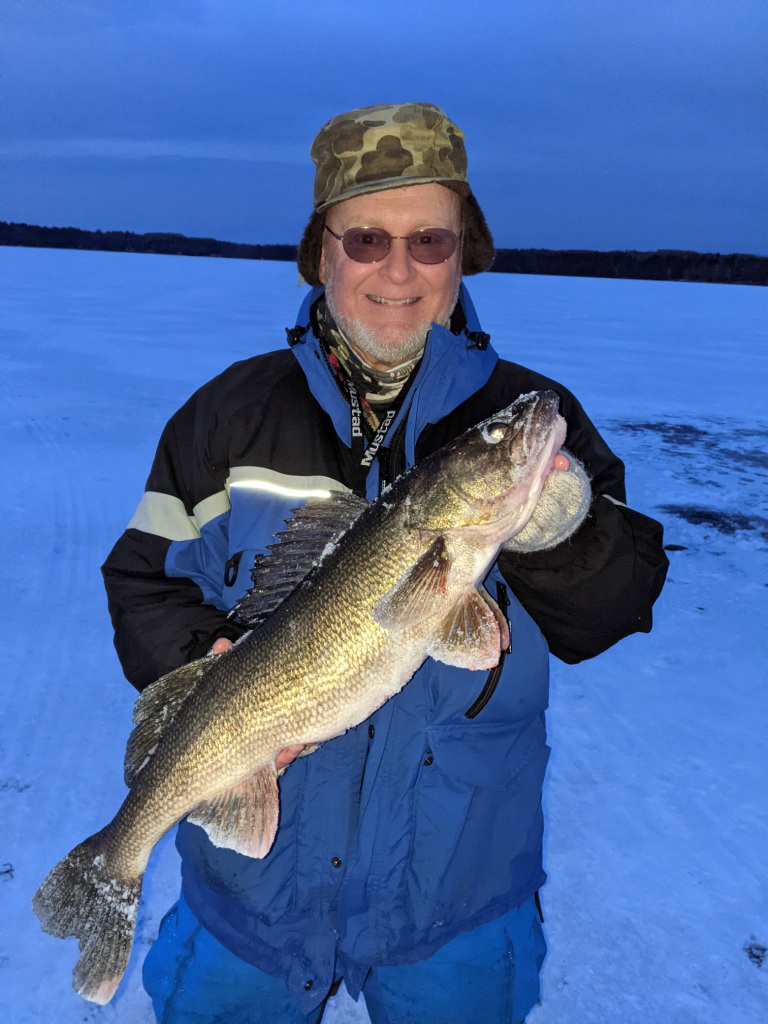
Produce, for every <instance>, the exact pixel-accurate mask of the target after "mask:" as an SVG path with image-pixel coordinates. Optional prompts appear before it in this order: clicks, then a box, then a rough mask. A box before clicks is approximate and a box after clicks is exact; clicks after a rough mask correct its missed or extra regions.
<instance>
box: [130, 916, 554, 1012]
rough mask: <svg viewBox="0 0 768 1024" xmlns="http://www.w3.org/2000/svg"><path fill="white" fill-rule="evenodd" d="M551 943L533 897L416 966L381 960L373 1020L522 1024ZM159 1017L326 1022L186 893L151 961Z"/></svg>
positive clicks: (149, 975)
mask: <svg viewBox="0 0 768 1024" xmlns="http://www.w3.org/2000/svg"><path fill="white" fill-rule="evenodd" d="M545 953H546V945H545V942H544V936H543V933H542V929H541V925H540V924H539V918H538V914H537V912H536V908H535V906H534V902H533V900H529V901H528V902H527V903H524V904H523V905H522V906H521V907H518V908H517V909H515V910H512V911H510V912H509V913H508V914H505V915H504V916H503V917H500V918H497V919H496V920H495V921H491V922H490V923H489V924H485V925H482V926H481V927H479V928H475V929H474V930H473V931H470V932H466V933H464V934H463V935H459V936H457V938H455V939H452V940H451V941H450V942H447V943H446V944H445V945H444V946H443V947H442V948H441V949H439V950H438V951H437V952H436V953H435V954H434V955H433V956H431V957H429V959H427V960H421V961H419V962H418V963H415V964H403V965H401V966H398V967H378V968H375V969H374V970H372V971H371V972H370V974H369V975H368V978H367V979H366V982H365V985H364V987H363V997H364V998H365V1002H366V1006H367V1009H368V1013H369V1015H370V1018H371V1021H372V1024H521V1022H522V1021H523V1019H524V1017H525V1015H526V1013H527V1012H528V1011H529V1010H530V1009H531V1007H532V1006H534V1005H535V1003H536V1002H537V1000H538V998H539V971H540V969H541V965H542V962H543V960H544V955H545ZM144 987H145V988H146V990H147V992H148V993H149V995H150V996H151V998H152V1004H153V1006H154V1010H155V1015H156V1017H157V1021H158V1024H318V1022H319V1021H320V1019H321V1017H322V1013H323V1008H322V1007H319V1008H318V1009H317V1011H316V1012H315V1013H314V1014H312V1015H310V1016H308V1017H307V1016H305V1015H304V1014H303V1013H302V1012H301V1011H300V1010H299V1009H298V1008H297V1007H296V1005H295V1004H294V1003H292V1002H291V1000H290V998H289V996H288V991H287V989H286V986H285V984H284V983H283V982H282V981H281V980H280V979H278V978H273V977H272V976H271V975H269V974H265V973H264V972H263V971H260V970H259V969H258V968H256V967H252V966H251V965H250V964H247V963H245V961H243V960H240V959H239V958H238V957H236V956H233V955H232V953H230V952H229V951H228V950H226V949H225V948H224V946H222V945H221V944H220V943H219V942H218V941H217V940H216V939H214V937H213V936H212V935H211V934H210V933H209V932H207V931H206V930H205V929H204V928H203V927H202V926H201V925H200V924H199V923H198V921H197V919H196V918H195V916H194V915H193V914H192V912H191V910H190V909H189V907H188V906H187V904H186V903H185V902H184V900H183V898H182V899H180V900H179V902H178V903H177V904H176V905H175V906H174V907H172V908H171V910H170V911H169V912H168V914H167V915H166V916H165V918H164V919H163V922H162V924H161V926H160V933H159V935H158V937H157V940H156V941H155V943H154V945H153V946H152V948H151V949H150V951H149V953H148V954H147V958H146V960H145V961H144Z"/></svg>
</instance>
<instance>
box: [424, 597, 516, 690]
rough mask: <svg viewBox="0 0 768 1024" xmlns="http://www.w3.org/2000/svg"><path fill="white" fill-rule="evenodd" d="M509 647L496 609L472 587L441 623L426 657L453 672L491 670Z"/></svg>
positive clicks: (502, 619)
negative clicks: (458, 669)
mask: <svg viewBox="0 0 768 1024" xmlns="http://www.w3.org/2000/svg"><path fill="white" fill-rule="evenodd" d="M502 623H503V626H502ZM508 644H509V630H508V627H507V623H506V620H505V618H504V616H503V615H502V613H501V611H500V609H499V607H498V605H497V604H496V602H495V601H493V600H492V599H491V598H490V597H489V596H488V595H487V594H484V595H483V594H480V593H479V592H478V591H477V590H476V589H475V588H474V587H473V588H472V589H471V590H468V591H466V593H465V594H464V595H463V596H462V598H461V600H460V601H459V602H458V603H457V604H456V605H454V607H453V608H451V612H450V614H449V615H447V616H446V617H445V619H443V621H442V623H441V624H440V626H439V627H438V629H437V631H436V633H435V635H434V636H433V638H432V640H431V641H430V643H429V646H428V647H427V654H429V655H430V656H431V657H432V658H434V659H435V660H436V661H442V662H443V663H444V664H445V665H454V666H455V667H456V668H468V669H472V670H480V669H490V668H493V667H494V665H496V664H498V661H499V656H500V653H501V648H502V646H504V647H506V646H508Z"/></svg>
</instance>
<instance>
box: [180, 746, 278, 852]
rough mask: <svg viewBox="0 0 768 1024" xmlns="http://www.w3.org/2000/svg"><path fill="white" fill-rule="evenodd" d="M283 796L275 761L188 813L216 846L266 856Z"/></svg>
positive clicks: (275, 828)
mask: <svg viewBox="0 0 768 1024" xmlns="http://www.w3.org/2000/svg"><path fill="white" fill-rule="evenodd" d="M279 812H280V797H279V794H278V789H277V772H276V770H275V763H274V761H270V762H269V764H266V765H263V766H262V767H261V768H259V769H258V771H256V772H254V774H253V775H249V776H248V778H246V779H243V781H242V782H241V783H239V785H237V786H235V787H234V788H233V789H227V790H225V791H224V792H222V793H219V794H218V795H217V796H216V797H214V798H213V799H212V800H209V801H207V802H206V803H203V804H198V806H197V807H195V808H194V809H193V810H192V811H191V812H190V814H189V815H188V819H189V821H191V822H192V824H193V825H200V826H201V827H202V828H204V829H205V831H206V832H207V834H208V838H209V839H210V840H211V842H212V843H213V845H214V846H219V847H222V848H223V849H225V850H235V851H236V852H237V853H242V854H244V855H245V856H246V857H266V855H267V854H268V853H269V851H270V849H271V847H272V843H273V842H274V841H275V833H276V832H277V820H278V817H279Z"/></svg>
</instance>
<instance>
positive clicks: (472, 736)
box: [427, 715, 546, 788]
mask: <svg viewBox="0 0 768 1024" xmlns="http://www.w3.org/2000/svg"><path fill="white" fill-rule="evenodd" d="M427 737H428V742H429V745H430V751H431V756H432V758H433V766H434V767H435V768H437V769H439V770H440V771H442V772H445V773H446V774H448V775H451V776H453V777H454V778H456V779H460V780H461V781H462V782H467V783H470V784H471V785H473V786H491V787H499V788H503V787H505V786H508V785H510V784H511V783H512V782H514V781H515V779H516V778H517V777H518V776H519V775H520V773H521V772H523V771H524V770H525V768H526V766H527V764H528V762H529V761H530V760H531V758H532V757H534V756H535V755H536V753H537V752H538V751H539V750H541V749H542V748H543V747H544V746H545V745H546V729H545V727H544V718H543V715H536V716H535V717H534V718H532V719H530V720H529V721H528V723H527V724H526V725H524V726H523V727H522V729H521V728H520V727H519V723H514V724H513V723H487V724H484V723H482V722H472V723H471V724H468V723H466V722H463V723H456V724H455V725H453V724H447V725H432V726H429V727H428V728H427Z"/></svg>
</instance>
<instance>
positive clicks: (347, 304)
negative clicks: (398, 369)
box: [320, 184, 461, 369]
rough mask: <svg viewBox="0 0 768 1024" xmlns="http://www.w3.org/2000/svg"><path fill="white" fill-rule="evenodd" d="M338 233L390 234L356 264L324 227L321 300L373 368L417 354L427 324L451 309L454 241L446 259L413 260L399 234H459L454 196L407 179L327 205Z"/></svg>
mask: <svg viewBox="0 0 768 1024" xmlns="http://www.w3.org/2000/svg"><path fill="white" fill-rule="evenodd" d="M326 223H327V224H328V227H329V228H330V229H331V230H332V231H335V232H336V234H337V235H342V234H344V232H345V231H346V230H347V229H348V228H359V227H366V228H383V229H384V230H385V231H388V232H389V233H390V235H392V236H393V241H392V244H391V246H390V249H389V252H388V253H387V255H386V257H385V258H384V259H383V260H380V261H379V262H378V263H356V262H355V261H354V260H352V259H350V258H349V256H347V254H346V253H345V252H344V248H343V246H342V244H341V242H340V241H339V240H338V239H336V238H334V237H333V235H331V234H329V233H328V232H327V231H325V232H324V233H323V234H324V238H323V254H322V258H321V260H320V280H321V281H322V282H323V284H324V285H325V293H326V299H327V302H328V307H329V309H330V311H331V314H332V316H333V318H334V319H335V321H336V323H337V324H338V326H339V327H340V328H341V330H342V331H343V332H344V334H345V336H346V338H347V340H348V341H349V343H350V344H351V345H352V347H353V348H355V349H356V350H357V351H358V352H359V353H360V354H361V355H362V356H364V357H365V359H366V361H367V362H368V363H369V364H370V365H371V366H374V367H378V368H379V369H386V368H388V367H391V366H397V365H398V364H400V363H403V362H405V361H406V360H408V359H412V358H413V357H414V356H416V355H418V354H419V352H421V350H422V348H423V347H424V341H425V339H426V336H427V332H428V331H429V328H430V325H431V324H432V323H433V322H434V323H438V324H443V323H445V322H446V321H447V320H448V317H449V316H450V315H451V312H452V311H453V307H454V305H455V303H456V297H457V295H458V290H459V285H460V283H461V246H458V247H457V249H456V252H455V253H454V254H453V256H451V258H450V259H449V260H447V261H446V262H445V263H436V264H426V263H418V262H417V261H416V260H415V259H414V258H413V257H412V256H411V255H410V254H409V252H408V249H407V247H406V243H405V240H404V239H402V238H398V237H396V236H402V235H409V234H410V233H411V232H412V231H416V230H418V229H419V228H448V230H449V231H453V232H454V234H456V235H460V234H461V200H460V199H459V197H458V196H457V195H456V193H455V192H452V191H451V190H450V189H447V188H445V186H443V185H438V184H429V185H410V186H408V187H406V188H394V189H388V190H387V191H385V192H374V193H372V194H371V195H366V196H354V197H353V198H351V199H345V200H344V201H343V202H341V203H337V204H336V205H335V206H332V207H331V208H330V210H329V211H328V216H327V219H326Z"/></svg>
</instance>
